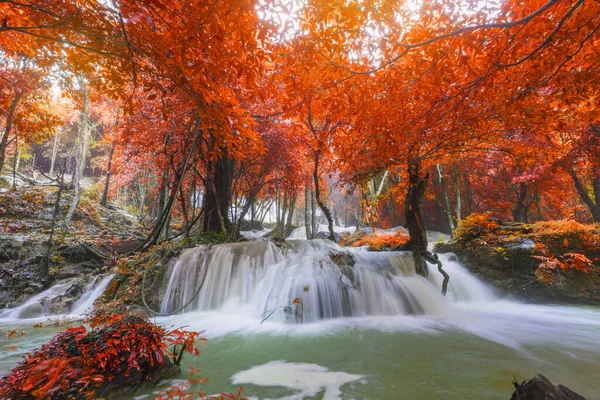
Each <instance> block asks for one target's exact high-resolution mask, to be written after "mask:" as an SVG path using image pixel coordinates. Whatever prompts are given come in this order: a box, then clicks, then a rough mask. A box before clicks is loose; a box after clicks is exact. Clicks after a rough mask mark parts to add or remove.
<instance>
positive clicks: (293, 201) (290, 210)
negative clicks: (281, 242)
mask: <svg viewBox="0 0 600 400" xmlns="http://www.w3.org/2000/svg"><path fill="white" fill-rule="evenodd" d="M290 196H291V197H290V204H289V207H288V212H287V221H286V223H285V229H284V233H283V234H284V236H285V237H287V236H288V235H289V234H290V233H292V218H294V208H295V207H296V197H297V196H296V194H295V193H293V194H290Z"/></svg>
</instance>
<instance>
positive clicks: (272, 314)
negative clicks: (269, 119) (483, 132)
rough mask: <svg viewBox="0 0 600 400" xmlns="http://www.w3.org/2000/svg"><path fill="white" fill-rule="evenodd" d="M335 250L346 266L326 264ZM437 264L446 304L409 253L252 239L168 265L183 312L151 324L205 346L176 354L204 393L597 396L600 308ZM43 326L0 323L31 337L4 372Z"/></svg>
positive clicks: (1, 363) (14, 317)
mask: <svg viewBox="0 0 600 400" xmlns="http://www.w3.org/2000/svg"><path fill="white" fill-rule="evenodd" d="M256 236H259V235H256ZM297 236H298V233H296V237H297ZM292 237H294V235H292ZM340 253H341V254H348V253H349V254H351V255H352V256H351V258H350V259H351V260H352V261H351V262H348V258H347V257H346V258H344V257H342V258H343V260H342V262H336V261H339V259H338V258H337V255H338V254H340ZM440 259H441V260H442V262H443V264H444V269H445V270H446V271H447V272H448V273H449V274H450V285H449V290H448V295H447V296H446V297H443V296H442V295H441V294H440V287H441V281H442V280H441V276H439V273H438V272H437V271H436V270H435V269H434V267H430V268H431V269H430V274H429V278H427V279H426V278H423V277H421V276H418V275H416V274H415V272H414V262H413V260H412V256H411V255H410V254H407V253H402V252H379V253H375V252H368V251H366V250H365V249H346V248H343V247H341V246H338V245H336V244H334V243H332V242H329V241H325V240H311V241H307V240H302V239H301V238H297V239H293V240H290V241H288V242H287V244H286V245H284V246H283V248H279V247H277V246H275V245H274V244H273V243H272V242H268V241H261V240H256V241H249V242H242V243H231V244H224V245H216V246H212V247H208V246H199V247H196V248H191V249H186V250H184V251H183V252H182V253H181V254H180V255H179V257H178V259H177V260H176V261H175V262H174V263H172V266H171V268H170V275H169V279H168V283H166V287H165V288H164V292H165V295H164V299H163V301H162V305H161V311H163V312H167V311H171V310H176V309H178V308H180V307H181V306H183V305H185V304H186V303H188V302H189V301H190V300H191V303H190V304H189V305H188V306H187V307H186V308H185V309H184V310H183V312H181V313H179V314H176V315H172V316H169V317H160V318H156V322H158V323H160V324H163V325H165V326H169V327H171V326H173V327H181V326H185V327H186V329H191V330H197V331H203V333H202V336H203V337H206V338H208V339H209V340H208V342H207V343H206V344H205V345H204V346H203V347H202V349H201V354H200V356H199V357H192V356H187V357H184V362H183V373H182V376H181V377H182V379H183V378H184V377H186V376H187V373H188V371H189V370H188V368H187V367H188V366H190V365H191V366H194V367H195V368H200V369H201V370H202V371H203V375H202V376H206V377H210V378H211V379H210V380H209V381H208V382H206V383H203V384H201V385H199V386H198V387H196V388H195V389H197V390H199V391H201V392H202V393H205V394H214V393H218V392H233V393H236V392H237V390H238V388H239V386H241V385H243V387H244V389H243V393H244V395H245V396H247V397H250V398H253V399H290V400H292V399H325V400H330V399H340V398H341V399H391V400H393V399H504V400H507V399H509V398H510V394H511V393H512V390H513V387H512V384H511V381H512V380H513V377H516V378H517V379H518V380H519V381H521V380H529V379H530V378H532V377H533V376H534V375H535V374H537V373H542V374H544V375H545V376H546V377H548V378H549V379H550V380H551V381H552V382H553V383H554V384H558V383H561V384H563V385H566V386H567V387H569V388H571V389H573V390H574V391H576V392H578V393H580V394H581V395H583V396H585V397H587V398H588V399H600V309H598V308H595V307H565V306H542V305H532V304H524V303H518V302H515V301H511V300H508V299H505V298H503V297H502V296H500V295H499V294H497V293H496V292H495V291H494V290H493V288H491V287H489V286H488V285H486V284H485V283H483V282H481V281H480V280H479V279H478V278H477V277H475V276H474V275H472V274H471V273H469V271H467V270H466V269H465V268H464V267H463V266H462V265H460V263H458V262H457V261H456V259H455V258H454V256H453V255H452V254H442V255H440ZM344 260H345V261H344ZM338 264H339V265H338ZM348 264H353V265H350V266H349V265H348ZM109 279H112V278H111V277H106V278H104V280H102V281H100V282H99V283H98V285H96V287H95V288H91V287H90V288H88V289H87V290H86V294H89V295H88V296H86V297H85V300H83V297H82V301H80V304H78V306H80V307H83V306H84V304H83V301H84V302H85V306H86V307H87V306H89V304H91V303H90V301H91V302H93V300H94V298H95V297H97V296H99V295H100V293H98V292H101V289H99V288H101V286H102V285H103V284H104V283H105V281H106V280H108V282H110V280H109ZM107 284H108V283H107V282H106V285H107ZM201 284H202V288H201V290H200V293H199V295H198V296H197V297H196V298H194V295H195V293H196V291H197V290H198V287H200V285H201ZM104 287H106V286H104ZM92 292H94V293H92ZM296 298H298V299H300V300H299V301H296V302H294V299H296ZM73 310H74V311H73V312H75V311H77V312H80V311H81V310H82V308H76V307H74V308H73ZM42 320H44V318H43V317H39V318H33V319H20V318H19V314H18V313H16V312H15V311H14V310H5V311H3V312H2V314H0V329H4V330H7V329H15V328H18V329H23V330H25V331H26V332H27V334H26V335H25V336H17V337H13V338H12V339H11V340H10V341H9V340H8V339H6V336H3V337H1V338H0V349H2V351H1V352H0V373H3V372H6V371H7V370H9V369H10V368H12V367H13V366H14V365H16V363H17V362H18V361H19V360H20V359H21V357H22V356H23V354H25V353H26V352H27V351H28V350H31V349H33V348H35V347H38V346H40V345H41V344H43V343H45V342H46V341H47V340H48V339H50V337H52V335H53V334H54V333H56V332H57V331H58V329H57V330H54V329H51V328H44V329H35V328H33V325H34V324H35V323H36V322H39V321H42ZM177 382H178V380H175V381H171V382H164V383H162V385H168V384H173V383H175V384H176V383H177ZM157 390H158V388H152V389H144V390H141V391H140V392H139V393H136V395H135V398H136V399H143V398H147V399H150V398H152V396H153V394H154V393H155V392H156V391H157ZM129 398H131V397H129Z"/></svg>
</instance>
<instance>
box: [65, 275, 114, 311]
mask: <svg viewBox="0 0 600 400" xmlns="http://www.w3.org/2000/svg"><path fill="white" fill-rule="evenodd" d="M113 278H114V275H108V276H105V277H103V276H102V275H98V276H96V277H95V278H94V280H93V281H92V282H91V283H90V284H89V285H88V286H87V287H86V288H85V292H83V294H82V295H81V297H80V298H79V300H77V302H75V303H74V304H73V307H71V314H77V315H80V314H85V313H86V312H88V311H89V310H91V308H92V306H93V305H94V302H95V301H96V300H97V299H98V297H100V296H101V295H102V293H104V290H106V288H107V286H108V285H109V284H110V283H111V282H112V280H113Z"/></svg>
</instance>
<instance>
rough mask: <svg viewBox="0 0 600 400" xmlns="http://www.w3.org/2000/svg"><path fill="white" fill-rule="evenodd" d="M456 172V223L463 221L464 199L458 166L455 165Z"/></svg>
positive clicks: (454, 170) (453, 166)
mask: <svg viewBox="0 0 600 400" xmlns="http://www.w3.org/2000/svg"><path fill="white" fill-rule="evenodd" d="M452 168H453V172H454V186H455V187H456V222H460V221H461V220H462V204H461V203H462V199H461V195H460V175H459V174H458V165H457V164H456V163H454V164H453V165H452Z"/></svg>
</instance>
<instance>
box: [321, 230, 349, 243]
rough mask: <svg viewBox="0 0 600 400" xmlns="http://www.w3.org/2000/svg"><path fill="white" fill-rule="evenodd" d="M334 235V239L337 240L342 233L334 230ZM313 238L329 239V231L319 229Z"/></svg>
mask: <svg viewBox="0 0 600 400" xmlns="http://www.w3.org/2000/svg"><path fill="white" fill-rule="evenodd" d="M333 236H334V237H335V241H336V242H339V241H340V239H341V238H342V235H340V234H339V233H338V232H334V235H333ZM315 239H329V232H326V231H321V232H319V233H317V236H316V237H315Z"/></svg>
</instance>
